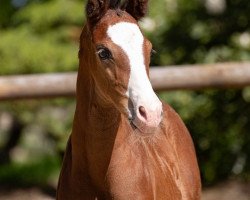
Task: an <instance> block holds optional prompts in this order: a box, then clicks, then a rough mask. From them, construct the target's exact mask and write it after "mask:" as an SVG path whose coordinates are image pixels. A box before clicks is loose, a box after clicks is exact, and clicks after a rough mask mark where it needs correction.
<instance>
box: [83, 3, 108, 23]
mask: <svg viewBox="0 0 250 200" xmlns="http://www.w3.org/2000/svg"><path fill="white" fill-rule="evenodd" d="M109 3H110V1H109V0H88V2H87V6H86V15H87V19H88V21H89V22H90V23H96V22H97V21H98V20H99V19H101V17H102V16H103V15H104V14H105V13H106V12H107V10H108V8H109Z"/></svg>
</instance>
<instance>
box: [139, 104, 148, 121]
mask: <svg viewBox="0 0 250 200" xmlns="http://www.w3.org/2000/svg"><path fill="white" fill-rule="evenodd" d="M139 113H140V115H141V116H142V117H143V118H144V119H146V120H147V113H146V109H145V108H144V107H143V106H140V107H139Z"/></svg>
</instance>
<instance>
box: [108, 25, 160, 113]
mask: <svg viewBox="0 0 250 200" xmlns="http://www.w3.org/2000/svg"><path fill="white" fill-rule="evenodd" d="M107 34H108V36H109V37H110V38H111V40H112V42H114V43H115V44H116V45H118V46H119V47H120V48H121V49H122V50H123V51H124V53H125V54H126V55H127V57H128V59H129V64H130V77H129V83H128V90H127V95H128V97H129V98H130V99H131V101H132V103H133V106H134V109H138V107H139V106H144V107H147V108H148V109H149V110H151V111H155V110H156V109H158V108H159V104H160V107H161V103H160V101H159V99H158V97H157V96H156V94H155V93H154V91H153V89H152V86H151V84H150V82H149V79H148V76H147V73H146V68H145V63H144V53H143V43H144V37H143V35H142V33H141V31H140V29H139V27H138V26H137V25H136V24H133V23H128V22H119V23H117V24H115V25H112V26H110V27H109V28H108V30H107ZM130 114H131V113H130Z"/></svg>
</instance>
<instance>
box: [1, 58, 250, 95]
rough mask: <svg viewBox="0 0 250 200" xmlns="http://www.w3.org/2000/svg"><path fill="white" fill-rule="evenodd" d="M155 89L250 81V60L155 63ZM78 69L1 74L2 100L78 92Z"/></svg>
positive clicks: (234, 84)
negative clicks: (175, 64) (208, 62)
mask: <svg viewBox="0 0 250 200" xmlns="http://www.w3.org/2000/svg"><path fill="white" fill-rule="evenodd" d="M150 77H151V82H152V85H153V87H154V89H155V90H157V91H163V90H176V89H204V88H235V87H244V86H248V85H250V62H245V63H220V64H210V65H185V66H168V67H152V68H151V69H150ZM75 85H76V73H75V72H74V73H54V74H36V75H17V76H0V100H13V99H30V98H45V97H50V98H51V97H63V96H73V95H75Z"/></svg>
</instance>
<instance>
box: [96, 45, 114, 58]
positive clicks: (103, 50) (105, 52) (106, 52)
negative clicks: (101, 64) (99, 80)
mask: <svg viewBox="0 0 250 200" xmlns="http://www.w3.org/2000/svg"><path fill="white" fill-rule="evenodd" d="M97 53H98V55H99V57H100V59H101V60H108V59H111V58H112V54H111V52H110V51H109V50H108V49H107V48H100V49H98V51H97Z"/></svg>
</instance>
